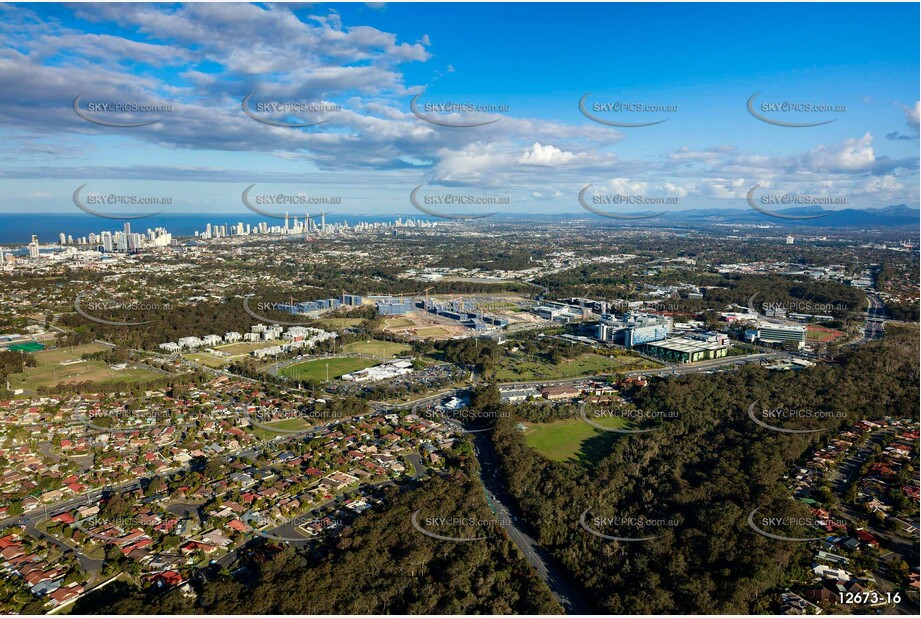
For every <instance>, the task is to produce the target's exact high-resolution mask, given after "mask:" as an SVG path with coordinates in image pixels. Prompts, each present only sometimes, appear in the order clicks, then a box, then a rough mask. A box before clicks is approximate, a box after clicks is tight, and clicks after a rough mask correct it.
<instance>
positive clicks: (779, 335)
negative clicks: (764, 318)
mask: <svg viewBox="0 0 921 618" xmlns="http://www.w3.org/2000/svg"><path fill="white" fill-rule="evenodd" d="M745 338H746V339H748V340H749V341H754V340H758V341H759V342H761V343H766V344H786V343H788V342H793V343H795V344H796V347H797V348H802V347H803V346H805V345H806V327H805V326H789V325H786V324H759V325H758V328H757V329H749V330H746V331H745Z"/></svg>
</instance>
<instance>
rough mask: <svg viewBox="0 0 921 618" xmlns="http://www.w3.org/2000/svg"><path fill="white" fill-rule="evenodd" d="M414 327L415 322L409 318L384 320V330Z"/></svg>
mask: <svg viewBox="0 0 921 618" xmlns="http://www.w3.org/2000/svg"><path fill="white" fill-rule="evenodd" d="M409 326H413V321H412V320H409V319H407V318H400V317H395V318H387V319H385V320H384V328H406V327H409Z"/></svg>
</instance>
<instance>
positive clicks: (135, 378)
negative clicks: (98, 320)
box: [9, 343, 160, 391]
mask: <svg viewBox="0 0 921 618" xmlns="http://www.w3.org/2000/svg"><path fill="white" fill-rule="evenodd" d="M105 349H106V347H105V346H103V345H100V344H96V343H91V344H87V345H81V346H76V347H73V348H64V349H57V350H45V351H42V352H36V353H35V360H36V362H37V363H38V366H37V367H27V368H26V370H25V371H23V372H22V373H14V374H12V375H10V377H9V380H10V387H11V388H14V389H18V388H21V389H25V390H26V391H32V390H35V389H37V388H38V387H39V386H49V387H50V386H56V385H58V384H64V383H67V382H121V383H124V384H135V383H139V382H150V381H152V380H155V379H157V378H159V377H160V376H159V374H156V373H154V372H152V371H147V370H146V369H135V368H129V369H123V370H121V371H113V370H112V369H109V366H108V365H107V364H106V363H104V362H102V361H89V360H88V361H82V362H75V363H73V364H70V365H64V364H62V363H67V362H69V361H79V360H80V355H82V354H90V353H93V352H99V351H101V350H105Z"/></svg>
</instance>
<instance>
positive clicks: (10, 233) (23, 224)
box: [0, 213, 426, 247]
mask: <svg viewBox="0 0 921 618" xmlns="http://www.w3.org/2000/svg"><path fill="white" fill-rule="evenodd" d="M311 218H313V217H311ZM399 218H402V219H403V220H404V221H405V220H406V219H416V220H423V219H426V217H425V216H424V215H421V216H414V215H402V216H400V215H336V214H327V215H326V223H328V224H329V223H343V222H348V223H349V225H355V224H356V223H360V222H365V223H378V222H381V223H383V222H392V221H396V220H397V219H399ZM292 219H293V215H292ZM298 220H299V221H303V217H298ZM262 221H265V222H266V223H267V224H268V225H269V226H270V227H271V226H273V225H284V220H283V219H274V218H269V217H261V216H259V215H255V214H252V213H246V214H243V213H213V214H212V213H190V214H185V215H175V214H169V215H157V216H153V217H147V218H146V219H134V220H132V221H131V222H130V223H131V231H132V232H138V233H143V232H146V231H147V229H148V228H150V229H154V228H157V227H162V228H165V229H166V230H167V231H168V232H169V233H171V234H172V235H173V236H174V237H176V236H194V234H195V232H203V231H204V230H205V226H207V225H208V224H209V223H210V224H211V225H212V227H213V226H216V225H228V226H229V225H235V224H237V223H240V222H242V223H243V225H246V224H247V223H248V224H250V225H251V226H256V225H258V224H259V223H260V222H262ZM123 227H124V221H122V220H119V219H102V218H100V217H94V216H92V215H87V214H69V213H47V214H42V215H35V214H28V213H0V245H6V246H7V247H11V246H19V245H23V244H27V243H28V242H29V241H30V240H31V239H32V235H33V234H35V235H36V236H38V242H39V243H40V244H47V243H57V242H58V235H59V234H60V233H61V232H64V234H66V235H68V236H73V237H74V240H76V239H77V238H80V237H81V236H83V237H85V236H89V235H90V234H91V233H96V234H99V233H101V232H104V231H109V232H116V231H121V230H122V229H123Z"/></svg>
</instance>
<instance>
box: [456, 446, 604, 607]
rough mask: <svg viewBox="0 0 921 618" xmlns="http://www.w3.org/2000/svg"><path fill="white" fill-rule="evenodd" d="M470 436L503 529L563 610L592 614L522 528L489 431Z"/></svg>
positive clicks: (488, 496)
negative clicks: (503, 478)
mask: <svg viewBox="0 0 921 618" xmlns="http://www.w3.org/2000/svg"><path fill="white" fill-rule="evenodd" d="M470 435H472V436H473V441H474V445H475V447H474V448H475V452H476V456H477V460H478V461H479V462H480V482H481V483H482V484H483V490H484V492H485V493H486V501H487V502H488V503H489V506H490V508H491V509H492V510H493V512H494V513H495V514H496V516H497V518H498V519H499V522H500V523H501V525H502V527H503V529H504V530H505V532H506V533H507V534H508V536H509V538H510V539H511V540H512V542H514V543H515V545H517V546H518V549H519V550H521V553H522V554H523V555H524V557H525V559H526V560H527V561H528V563H529V564H530V565H531V566H532V567H533V568H534V570H535V571H536V572H537V575H538V577H540V578H541V579H542V580H543V581H544V582H545V583H546V584H547V586H548V587H549V588H550V591H551V592H552V593H553V596H554V597H556V600H557V601H559V603H560V605H562V606H563V609H565V610H566V613H567V614H578V615H581V614H595V613H596V612H595V611H594V610H593V609H592V608H591V606H590V605H589V604H588V603H586V601H585V599H584V598H583V597H582V595H581V593H580V592H579V591H578V589H576V588H575V586H573V584H572V582H571V581H570V580H569V578H568V575H567V573H566V571H565V570H563V569H562V568H560V566H559V565H558V564H557V562H556V559H555V558H554V557H553V556H552V555H551V554H550V552H549V551H547V550H546V549H544V548H543V547H541V546H540V545H538V544H537V541H535V540H534V538H533V537H532V536H531V535H530V534H528V532H527V531H526V530H525V529H524V522H523V520H522V519H521V518H520V517H519V516H518V514H517V513H516V511H515V508H514V506H513V505H514V500H513V498H512V497H511V495H509V493H508V491H507V490H506V488H505V484H504V482H503V481H502V480H501V479H502V475H501V470H500V466H499V462H498V459H497V456H496V452H495V449H494V448H493V444H492V440H491V439H490V437H489V432H488V431H487V432H477V433H472V434H470Z"/></svg>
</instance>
